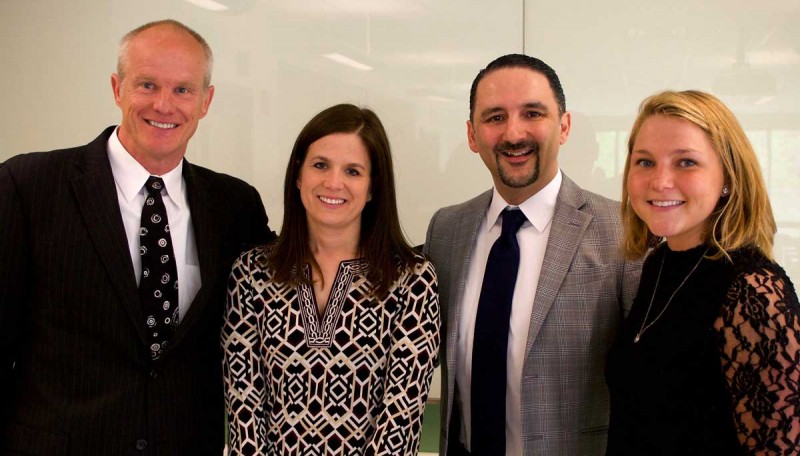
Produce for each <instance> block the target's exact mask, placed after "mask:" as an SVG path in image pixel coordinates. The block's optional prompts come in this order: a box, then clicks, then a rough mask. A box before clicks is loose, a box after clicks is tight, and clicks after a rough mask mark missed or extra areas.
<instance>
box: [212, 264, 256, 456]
mask: <svg viewBox="0 0 800 456" xmlns="http://www.w3.org/2000/svg"><path fill="white" fill-rule="evenodd" d="M253 257H254V254H253V251H250V252H248V253H245V254H243V255H242V256H241V257H240V258H239V259H238V260H236V262H235V263H234V265H233V269H232V270H231V275H230V277H229V278H228V295H227V298H226V311H225V321H224V323H223V326H222V350H223V351H224V353H225V355H224V358H223V361H222V373H223V379H224V382H225V407H226V410H227V413H228V424H229V437H230V439H229V440H230V443H229V444H228V446H229V452H228V454H229V455H231V456H233V455H265V454H267V452H266V429H267V428H266V426H267V423H266V418H265V411H264V401H265V398H266V394H267V391H266V388H267V387H266V380H265V372H264V362H263V359H262V356H261V353H262V350H261V333H260V331H259V328H260V325H259V315H260V313H261V312H263V308H262V309H260V310H259V309H258V308H257V307H256V305H257V301H255V300H254V299H253V298H254V291H253V287H252V284H251V279H252V277H253V276H252V271H251V268H250V266H251V264H253V262H254V258H253Z"/></svg>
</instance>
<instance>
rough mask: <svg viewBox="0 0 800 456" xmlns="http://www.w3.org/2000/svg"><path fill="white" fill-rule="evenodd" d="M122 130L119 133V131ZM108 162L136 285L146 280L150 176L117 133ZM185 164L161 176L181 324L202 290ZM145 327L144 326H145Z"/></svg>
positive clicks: (112, 137)
mask: <svg viewBox="0 0 800 456" xmlns="http://www.w3.org/2000/svg"><path fill="white" fill-rule="evenodd" d="M117 130H119V129H117ZM108 159H109V161H110V162H111V172H112V173H113V174H114V182H115V183H116V184H117V199H118V200H119V208H120V212H121V213H122V223H123V225H124V226H125V235H126V236H127V237H128V248H129V250H130V254H131V260H132V261H133V272H134V274H135V275H136V284H137V285H138V284H139V281H140V280H141V276H142V259H141V257H140V256H139V243H140V241H139V227H140V226H141V218H142V207H143V206H144V200H145V189H144V184H145V182H147V178H148V177H150V173H149V172H148V171H147V170H146V169H144V167H143V166H142V165H141V164H140V163H139V162H137V161H136V159H135V158H133V157H132V156H131V154H129V153H128V151H127V150H125V147H124V146H123V145H122V143H121V142H120V141H119V138H118V137H117V131H115V132H114V134H112V135H111V137H110V138H108ZM182 173H183V160H181V162H180V164H179V165H178V166H176V167H175V168H174V169H173V170H172V171H169V172H168V173H166V174H163V175H161V176H158V177H160V178H162V179H163V180H164V190H162V191H161V194H162V196H163V197H164V206H165V207H166V209H167V219H168V220H169V229H170V230H169V234H170V236H171V237H172V248H173V252H174V254H175V260H176V263H177V267H178V284H179V285H178V313H179V319H178V321H179V322H180V321H183V317H185V316H186V312H187V311H188V310H189V306H190V305H191V304H192V301H193V300H194V297H195V296H196V295H197V291H198V290H200V285H201V281H200V262H199V261H198V259H197V245H196V243H195V239H194V228H193V227H192V214H191V212H190V211H189V202H188V201H187V199H186V183H185V182H184V181H183V174H182ZM142 324H144V322H142Z"/></svg>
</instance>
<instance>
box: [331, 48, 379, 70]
mask: <svg viewBox="0 0 800 456" xmlns="http://www.w3.org/2000/svg"><path fill="white" fill-rule="evenodd" d="M322 56H323V57H325V58H326V59H330V60H333V61H334V62H336V63H341V64H342V65H347V66H349V67H350V68H355V69H356V70H359V71H372V67H371V66H369V65H365V64H363V63H361V62H359V61H357V60H353V59H351V58H350V57H347V56H346V55H342V54H338V53H336V52H332V53H330V54H322Z"/></svg>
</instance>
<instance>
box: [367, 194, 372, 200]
mask: <svg viewBox="0 0 800 456" xmlns="http://www.w3.org/2000/svg"><path fill="white" fill-rule="evenodd" d="M370 201H372V193H370V194H369V195H367V202H370Z"/></svg>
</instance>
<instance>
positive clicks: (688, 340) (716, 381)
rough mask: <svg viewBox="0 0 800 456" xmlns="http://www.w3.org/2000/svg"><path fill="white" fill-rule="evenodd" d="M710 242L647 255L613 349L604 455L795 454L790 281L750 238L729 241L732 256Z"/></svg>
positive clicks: (798, 415)
mask: <svg viewBox="0 0 800 456" xmlns="http://www.w3.org/2000/svg"><path fill="white" fill-rule="evenodd" d="M705 250H706V248H705V247H704V246H700V247H696V248H694V249H691V250H688V251H683V252H673V251H671V250H669V248H668V247H667V245H666V244H663V245H662V246H660V247H659V248H657V249H656V250H655V251H654V252H653V253H652V254H651V255H650V256H649V257H648V258H647V260H646V261H645V264H644V269H643V270H642V279H641V283H640V285H639V291H638V293H637V297H636V300H635V301H634V304H633V308H632V309H631V312H630V315H629V316H628V318H627V319H626V320H625V322H624V323H623V325H622V328H621V329H620V332H619V335H618V338H617V340H616V342H615V343H614V345H613V346H612V349H611V351H610V353H609V356H608V365H607V367H606V380H607V381H608V385H609V390H610V393H611V417H610V424H609V435H608V454H609V455H737V454H783V455H790V454H791V455H797V454H800V321H798V313H799V312H800V305H798V300H797V294H796V293H795V290H794V287H793V285H792V283H791V281H790V280H789V278H788V277H787V276H786V273H785V272H784V271H783V269H781V267H780V266H778V265H777V264H775V263H773V262H771V261H769V260H768V259H766V258H765V257H764V256H763V255H761V254H760V253H758V252H757V251H755V250H749V249H747V250H742V251H737V252H733V253H731V258H732V260H733V264H731V262H729V261H727V260H726V259H724V258H723V259H720V260H715V261H712V260H709V259H707V258H705V259H701V256H702V255H703V253H704V252H705ZM664 255H666V258H664ZM662 259H663V260H664V262H663V270H662V272H661V278H660V280H659V285H658V289H657V290H656V291H655V296H654V295H653V291H654V290H653V289H654V288H655V284H656V281H657V277H658V275H659V268H660V267H661V265H662ZM695 265H697V268H696V270H695V271H694V272H693V273H692V274H691V275H690V276H689V278H688V279H687V280H686V282H685V283H684V284H683V286H682V287H680V289H679V290H678V292H677V293H675V295H674V297H673V298H672V300H671V302H670V303H669V306H668V307H667V308H666V309H665V310H664V307H665V305H666V304H667V302H668V301H669V299H670V296H671V295H672V294H673V292H675V290H676V289H677V288H678V286H679V285H680V284H681V282H682V281H683V280H684V279H685V278H686V276H687V275H688V274H689V271H691V270H692V268H693V267H694V266H695ZM651 297H652V298H653V299H652V308H651V310H650V312H649V315H648V316H647V320H646V322H645V325H644V327H645V328H646V329H645V330H644V332H642V328H643V325H642V322H643V321H644V317H645V314H646V313H647V308H648V306H649V305H650V304H651ZM662 310H664V312H663V313H661V311H662ZM659 314H661V315H660V316H659ZM656 318H657V319H656ZM654 320H655V322H653V321H654ZM651 323H652V325H651V326H649V327H648V325H649V324H651ZM637 334H640V340H639V342H634V339H635V338H636V335H637Z"/></svg>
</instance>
